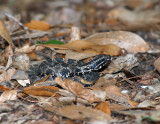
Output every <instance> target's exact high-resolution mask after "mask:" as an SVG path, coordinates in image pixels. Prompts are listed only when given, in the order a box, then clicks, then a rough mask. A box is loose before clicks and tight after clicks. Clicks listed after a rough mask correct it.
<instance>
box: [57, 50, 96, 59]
mask: <svg viewBox="0 0 160 124" xmlns="http://www.w3.org/2000/svg"><path fill="white" fill-rule="evenodd" d="M55 52H56V53H62V54H66V56H65V58H67V59H75V60H82V59H86V58H89V57H93V56H96V55H97V54H95V53H80V52H76V51H73V50H55Z"/></svg>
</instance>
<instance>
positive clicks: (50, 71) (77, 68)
mask: <svg viewBox="0 0 160 124" xmlns="http://www.w3.org/2000/svg"><path fill="white" fill-rule="evenodd" d="M110 61H111V57H110V56H109V55H97V56H96V57H95V58H93V59H92V60H90V61H89V62H88V63H84V62H83V61H82V60H80V61H76V60H73V59H68V60H65V59H63V58H55V59H54V60H52V59H47V60H45V61H43V62H42V63H41V64H39V65H38V64H37V65H34V66H31V67H30V69H29V70H28V71H26V72H27V73H28V77H29V79H30V81H31V82H36V81H38V80H40V79H42V78H44V77H46V76H47V75H50V76H49V78H48V79H47V80H48V81H50V80H54V79H55V78H56V77H57V76H58V75H59V76H60V77H61V78H62V79H67V78H72V79H73V80H74V81H77V82H79V83H81V84H82V85H83V86H85V87H88V86H92V85H94V83H95V82H96V81H97V80H98V79H99V72H98V71H99V70H101V69H102V68H103V67H104V66H106V65H108V64H109V63H110ZM82 80H83V81H82Z"/></svg>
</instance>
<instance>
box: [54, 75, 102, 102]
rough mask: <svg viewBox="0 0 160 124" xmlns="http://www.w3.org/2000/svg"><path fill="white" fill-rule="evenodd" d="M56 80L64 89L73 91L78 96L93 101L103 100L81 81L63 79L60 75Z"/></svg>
mask: <svg viewBox="0 0 160 124" xmlns="http://www.w3.org/2000/svg"><path fill="white" fill-rule="evenodd" d="M55 82H56V83H57V84H58V85H60V86H61V87H63V88H64V89H66V90H68V91H70V92H72V93H73V94H75V95H76V96H77V97H80V98H83V99H85V100H87V101H89V102H91V103H93V102H98V101H101V99H100V98H98V97H97V96H96V94H95V93H94V92H93V91H92V90H90V89H87V88H84V87H83V86H82V85H81V84H80V83H77V82H75V81H73V80H71V79H64V80H62V79H61V78H60V77H59V76H58V77H56V79H55Z"/></svg>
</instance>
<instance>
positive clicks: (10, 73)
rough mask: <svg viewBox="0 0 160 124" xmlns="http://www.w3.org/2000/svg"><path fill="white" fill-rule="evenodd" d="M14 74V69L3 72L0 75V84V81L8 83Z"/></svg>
mask: <svg viewBox="0 0 160 124" xmlns="http://www.w3.org/2000/svg"><path fill="white" fill-rule="evenodd" d="M15 72H16V69H14V68H12V69H9V70H7V71H5V72H3V73H2V74H1V75H0V82H2V81H10V80H11V79H12V76H13V75H14V73H15Z"/></svg>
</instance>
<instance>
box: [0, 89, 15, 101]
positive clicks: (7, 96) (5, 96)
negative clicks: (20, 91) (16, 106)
mask: <svg viewBox="0 0 160 124" xmlns="http://www.w3.org/2000/svg"><path fill="white" fill-rule="evenodd" d="M16 99H17V90H9V91H5V92H3V93H2V95H1V96H0V103H1V102H4V101H6V100H16Z"/></svg>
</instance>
